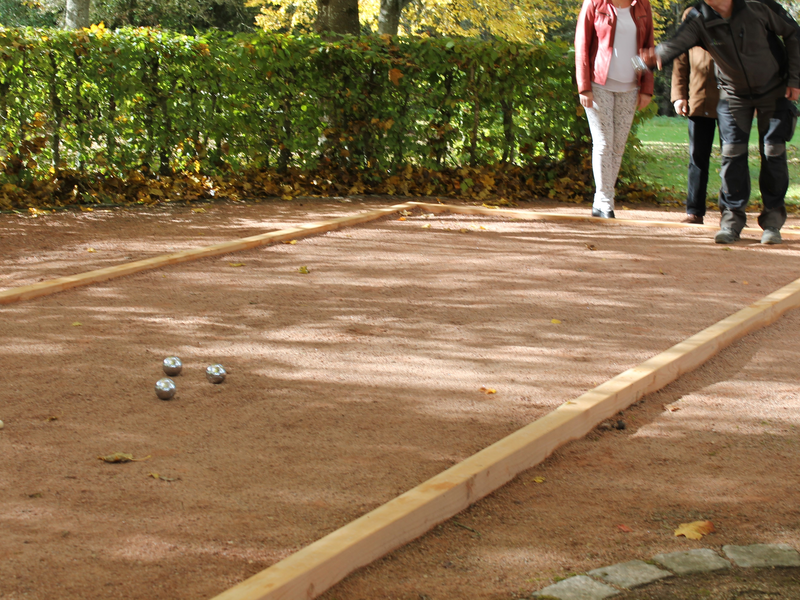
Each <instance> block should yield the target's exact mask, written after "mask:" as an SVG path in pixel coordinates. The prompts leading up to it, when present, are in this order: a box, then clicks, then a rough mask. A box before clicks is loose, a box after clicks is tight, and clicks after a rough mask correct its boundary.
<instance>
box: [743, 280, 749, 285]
mask: <svg viewBox="0 0 800 600" xmlns="http://www.w3.org/2000/svg"><path fill="white" fill-rule="evenodd" d="M742 285H750V284H749V283H747V282H746V281H743V282H742Z"/></svg>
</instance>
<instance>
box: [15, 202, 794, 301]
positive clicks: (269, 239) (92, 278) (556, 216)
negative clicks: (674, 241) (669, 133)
mask: <svg viewBox="0 0 800 600" xmlns="http://www.w3.org/2000/svg"><path fill="white" fill-rule="evenodd" d="M410 208H420V209H422V210H427V211H430V212H433V213H442V212H451V213H455V214H462V215H485V216H495V217H505V218H511V219H524V220H528V221H584V222H599V223H604V224H607V225H634V226H645V227H695V228H701V229H709V230H715V229H717V227H716V226H712V225H693V224H687V223H676V222H673V221H644V220H639V219H622V218H620V219H601V218H599V217H590V216H581V215H564V214H560V213H546V212H534V211H521V210H508V209H500V208H486V207H483V206H458V205H454V204H432V203H428V202H404V203H403V204H395V205H393V206H389V207H387V208H381V209H377V210H373V211H369V212H365V213H361V214H357V215H351V216H348V217H339V218H337V219H332V220H330V221H322V222H320V223H310V224H307V225H300V226H298V227H292V228H290V229H282V230H280V231H272V232H270V233H264V234H260V235H254V236H251V237H246V238H241V239H238V240H233V241H231V242H223V243H221V244H215V245H213V246H205V247H202V248H195V249H193V250H183V251H181V252H174V253H172V254H164V255H161V256H155V257H153V258H148V259H144V260H137V261H133V262H129V263H124V264H122V265H117V266H114V267H106V268H104V269H97V270H95V271H88V272H86V273H80V274H77V275H68V276H66V277H58V278H57V279H50V280H48V281H41V282H39V283H34V284H32V285H25V286H21V287H16V288H10V289H7V290H3V291H0V304H11V303H13V302H20V301H22V300H32V299H33V298H39V297H41V296H48V295H50V294H56V293H58V292H63V291H65V290H68V289H72V288H75V287H80V286H84V285H91V284H92V283H99V282H101V281H106V280H108V279H113V278H115V277H123V276H125V275H132V274H133V273H139V272H141V271H147V270H150V269H158V268H160V267H165V266H168V265H176V264H179V263H182V262H187V261H191V260H198V259H201V258H208V257H211V256H219V255H221V254H230V253H232V252H240V251H242V250H250V249H251V248H256V247H258V246H268V245H270V244H275V243H278V242H282V241H287V240H291V239H296V238H302V237H308V236H311V235H315V234H318V233H326V232H328V231H334V230H336V229H341V228H342V227H349V226H351V225H358V224H360V223H367V222H369V221H374V220H375V219H380V218H381V217H384V216H386V215H390V214H392V213H395V212H399V211H401V210H405V209H410ZM743 231H745V232H750V233H756V234H758V235H761V230H760V229H756V228H752V227H747V228H745V229H744V230H743ZM781 234H782V235H783V236H784V237H786V236H787V235H788V236H790V237H794V236H798V237H800V231H781Z"/></svg>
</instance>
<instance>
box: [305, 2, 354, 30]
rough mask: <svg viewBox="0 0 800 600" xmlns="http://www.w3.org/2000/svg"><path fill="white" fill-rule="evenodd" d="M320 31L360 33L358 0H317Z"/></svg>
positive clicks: (317, 26)
mask: <svg viewBox="0 0 800 600" xmlns="http://www.w3.org/2000/svg"><path fill="white" fill-rule="evenodd" d="M316 29H317V32H318V33H321V34H326V33H336V34H346V33H350V34H353V35H358V34H359V33H360V31H361V25H360V24H359V22H358V0H317V24H316Z"/></svg>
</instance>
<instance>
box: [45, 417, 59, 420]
mask: <svg viewBox="0 0 800 600" xmlns="http://www.w3.org/2000/svg"><path fill="white" fill-rule="evenodd" d="M47 420H48V421H58V417H56V416H52V417H47Z"/></svg>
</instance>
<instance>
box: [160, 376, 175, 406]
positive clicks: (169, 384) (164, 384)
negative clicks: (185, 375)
mask: <svg viewBox="0 0 800 600" xmlns="http://www.w3.org/2000/svg"><path fill="white" fill-rule="evenodd" d="M174 395H175V382H174V381H172V379H167V378H166V377H165V378H164V379H159V380H158V381H156V396H158V397H159V398H161V399H162V400H169V399H170V398H172V397H173V396H174Z"/></svg>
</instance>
